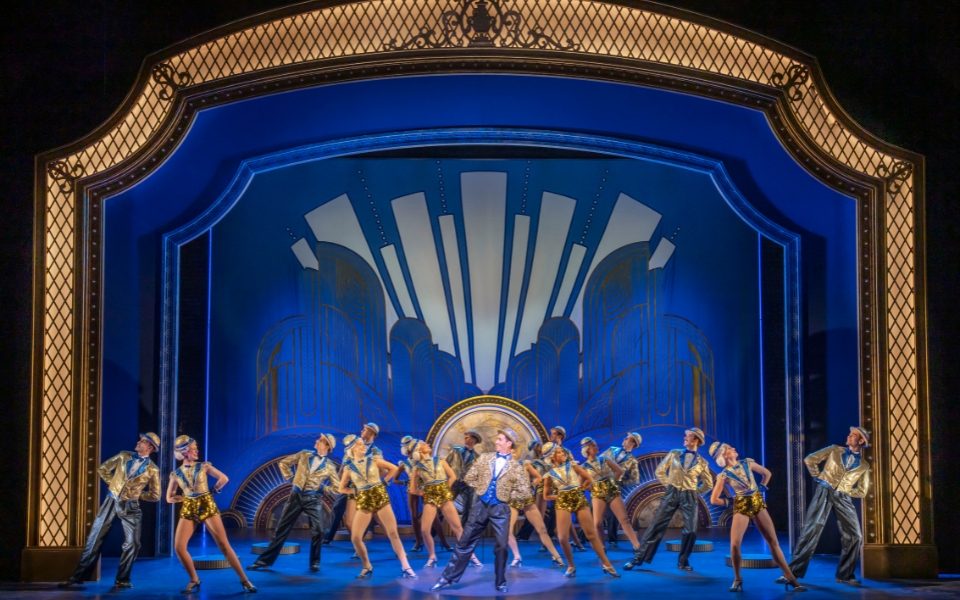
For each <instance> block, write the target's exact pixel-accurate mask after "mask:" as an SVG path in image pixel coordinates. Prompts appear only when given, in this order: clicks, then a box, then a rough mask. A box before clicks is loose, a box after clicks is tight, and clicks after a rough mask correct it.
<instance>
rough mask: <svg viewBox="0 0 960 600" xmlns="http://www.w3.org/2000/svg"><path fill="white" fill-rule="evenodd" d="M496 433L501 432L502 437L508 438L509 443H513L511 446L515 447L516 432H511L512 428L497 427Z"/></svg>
mask: <svg viewBox="0 0 960 600" xmlns="http://www.w3.org/2000/svg"><path fill="white" fill-rule="evenodd" d="M497 433H499V434H503V437H505V438H507V439H508V440H510V443H512V444H513V447H514V448H516V447H517V434H516V433H514V432H513V430H512V429H498V430H497Z"/></svg>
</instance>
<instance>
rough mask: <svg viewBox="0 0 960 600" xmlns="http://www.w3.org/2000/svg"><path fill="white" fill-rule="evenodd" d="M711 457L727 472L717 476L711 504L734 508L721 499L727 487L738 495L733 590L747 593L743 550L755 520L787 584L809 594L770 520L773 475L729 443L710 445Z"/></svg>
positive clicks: (732, 544) (732, 533)
mask: <svg viewBox="0 0 960 600" xmlns="http://www.w3.org/2000/svg"><path fill="white" fill-rule="evenodd" d="M710 456H711V457H713V459H714V460H715V461H716V462H717V466H719V467H720V468H721V469H723V470H722V471H720V474H719V475H717V482H716V483H715V484H714V485H713V493H712V494H711V495H710V502H711V503H712V504H715V505H717V506H729V505H730V500H729V499H727V498H721V495H722V494H723V491H724V486H725V485H726V486H730V489H731V490H733V494H734V500H733V522H732V523H731V524H730V561H731V562H732V563H733V584H732V585H731V586H730V591H731V592H742V591H743V579H741V577H740V563H741V562H742V553H741V547H742V544H743V534H744V532H745V531H746V530H747V526H748V525H749V524H750V521H753V524H754V525H756V527H757V529H758V530H759V531H760V534H761V535H762V536H763V539H764V540H765V541H766V542H767V545H768V546H769V547H770V553H771V555H772V556H773V560H774V561H775V562H776V563H777V566H779V567H780V570H782V571H783V577H784V579H785V580H786V584H787V585H788V586H790V587H792V588H793V591H795V592H805V591H807V588H805V587H803V586H802V585H800V584H799V583H798V582H797V578H796V577H794V576H793V573H792V572H791V571H790V567H788V566H787V559H786V558H784V557H783V551H782V550H780V543H779V542H778V541H777V530H776V529H775V528H774V526H773V519H771V518H770V513H768V512H767V505H766V503H765V502H764V501H763V494H762V493H761V489H762V490H766V489H767V484H768V483H769V482H770V478H771V477H772V476H773V474H772V473H770V470H769V469H767V468H765V467H764V466H763V465H761V464H759V463H757V462H756V461H754V460H753V459H752V458H745V459H743V460H742V461H741V460H739V456H740V455H739V454H738V453H737V449H736V448H734V447H733V446H731V445H729V444H722V443H720V442H714V443H712V444H710ZM754 473H758V474H759V475H760V477H761V478H762V479H761V481H760V483H759V484H758V483H757V480H756V478H755V477H754Z"/></svg>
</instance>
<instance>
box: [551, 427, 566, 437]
mask: <svg viewBox="0 0 960 600" xmlns="http://www.w3.org/2000/svg"><path fill="white" fill-rule="evenodd" d="M554 431H559V432H560V435H562V436H563V439H567V429H566V428H565V427H564V426H563V425H554V426H553V427H551V428H550V433H553V432H554Z"/></svg>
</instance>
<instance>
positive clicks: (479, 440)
mask: <svg viewBox="0 0 960 600" xmlns="http://www.w3.org/2000/svg"><path fill="white" fill-rule="evenodd" d="M463 435H464V437H466V436H468V435H469V436H470V437H472V438H473V439H475V440H477V443H478V444H481V443H483V436H481V435H480V432H479V431H477V430H476V429H468V430H466V431H464V432H463Z"/></svg>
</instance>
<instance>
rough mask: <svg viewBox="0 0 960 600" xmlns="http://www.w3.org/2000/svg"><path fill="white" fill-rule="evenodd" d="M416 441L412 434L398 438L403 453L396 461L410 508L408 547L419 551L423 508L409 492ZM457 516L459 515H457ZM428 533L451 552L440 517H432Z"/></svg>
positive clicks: (416, 497)
mask: <svg viewBox="0 0 960 600" xmlns="http://www.w3.org/2000/svg"><path fill="white" fill-rule="evenodd" d="M416 442H417V439H416V438H415V437H413V436H412V435H405V436H403V437H402V438H400V454H401V455H403V457H404V458H403V459H402V460H401V461H400V462H398V463H397V466H398V467H400V473H398V475H397V477H398V478H399V476H400V475H403V474H406V476H407V480H406V481H402V482H401V481H397V480H396V479H395V480H394V481H396V483H399V484H401V485H405V486H407V506H408V508H409V509H410V526H411V528H412V529H413V537H414V545H413V547H412V548H410V552H420V551H421V550H423V534H422V533H421V532H420V523H421V522H422V518H423V510H422V508H421V505H420V496H417V495H416V494H414V493H412V492H411V489H410V482H411V481H412V480H413V476H412V473H413V464H412V463H411V462H410V455H411V453H412V451H413V445H415V443H416ZM458 518H459V517H458ZM430 534H431V535H432V536H433V538H434V539H436V540H439V541H440V545H441V546H442V547H443V549H444V550H446V551H447V552H452V551H453V548H451V547H450V544H449V543H448V542H447V536H446V534H444V532H443V526H442V524H441V521H440V519H439V518H438V519H434V521H433V526H432V527H431V529H430Z"/></svg>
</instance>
